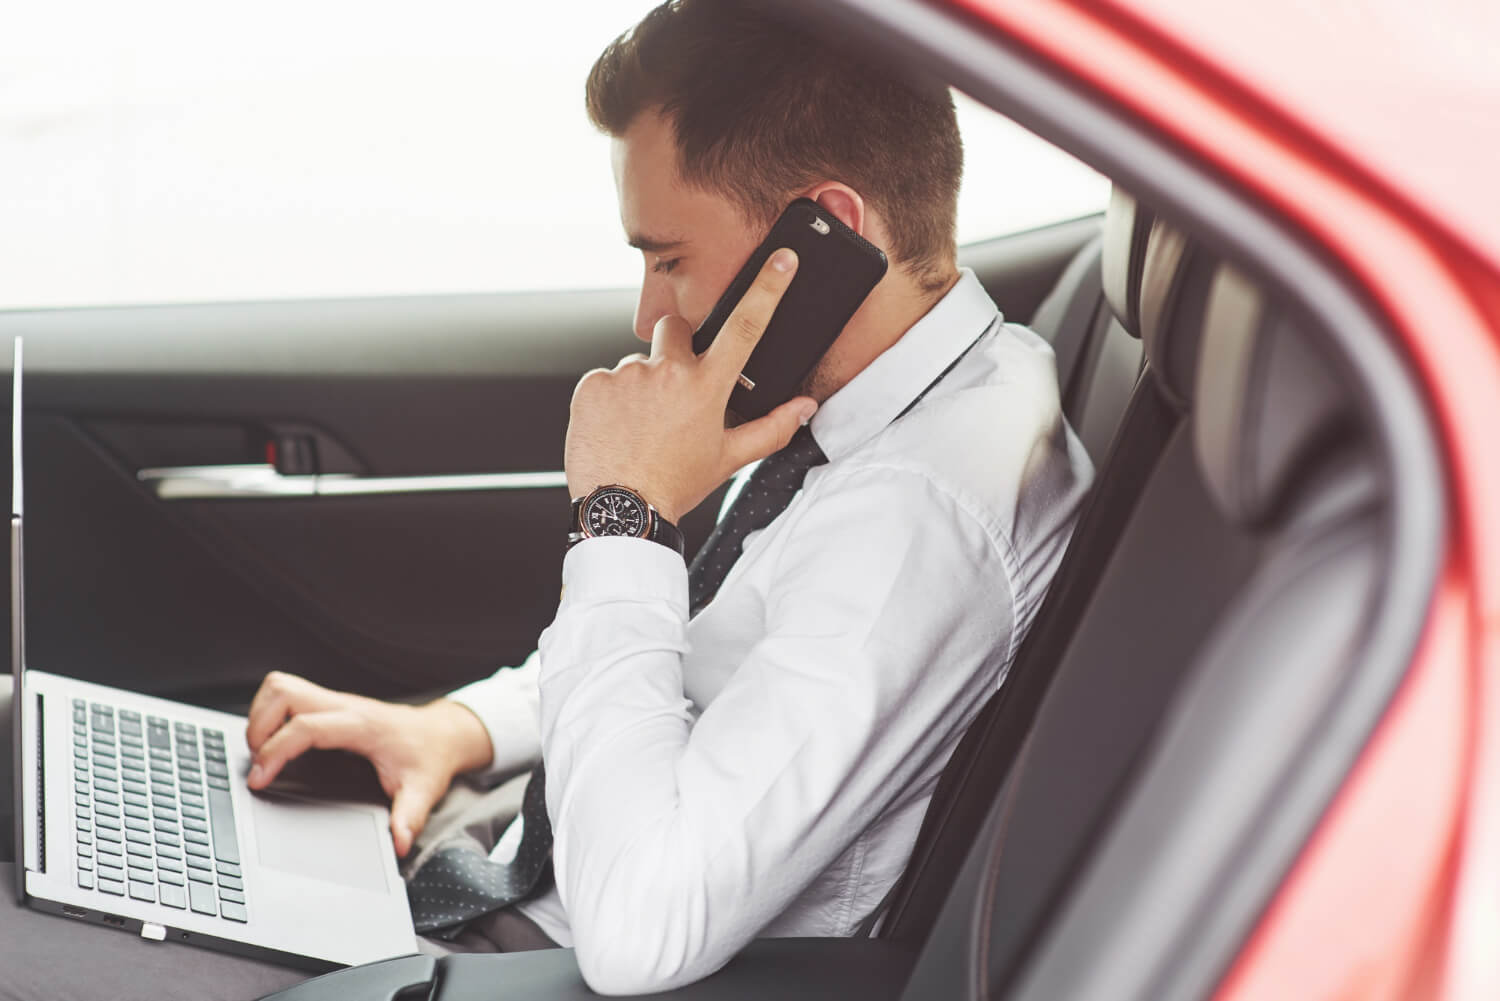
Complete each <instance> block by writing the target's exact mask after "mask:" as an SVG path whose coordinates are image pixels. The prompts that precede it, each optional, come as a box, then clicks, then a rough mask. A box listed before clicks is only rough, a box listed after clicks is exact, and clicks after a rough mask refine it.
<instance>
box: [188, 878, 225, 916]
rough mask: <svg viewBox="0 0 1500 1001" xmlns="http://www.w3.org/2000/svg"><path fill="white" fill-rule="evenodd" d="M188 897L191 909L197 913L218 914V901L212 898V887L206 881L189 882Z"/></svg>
mask: <svg viewBox="0 0 1500 1001" xmlns="http://www.w3.org/2000/svg"><path fill="white" fill-rule="evenodd" d="M188 898H189V899H190V900H191V901H192V906H193V910H195V911H197V912H198V913H199V914H218V913H219V902H218V900H216V899H215V898H214V888H213V887H212V886H209V885H208V884H206V883H189V884H188Z"/></svg>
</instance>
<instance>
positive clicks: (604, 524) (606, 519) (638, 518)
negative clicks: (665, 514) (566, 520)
mask: <svg viewBox="0 0 1500 1001" xmlns="http://www.w3.org/2000/svg"><path fill="white" fill-rule="evenodd" d="M650 527H651V522H650V518H649V516H648V514H647V511H646V504H645V502H644V501H642V500H641V499H640V498H639V497H637V496H636V495H635V494H633V493H631V492H630V491H629V490H623V489H621V488H620V487H602V488H600V489H599V490H596V491H594V493H593V494H592V495H590V496H589V499H588V500H587V501H585V502H584V504H583V530H584V531H585V532H586V533H588V534H589V535H594V536H600V535H623V536H629V537H631V538H637V539H644V538H645V537H646V533H647V532H648V531H649V530H650Z"/></svg>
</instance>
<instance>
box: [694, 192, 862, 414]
mask: <svg viewBox="0 0 1500 1001" xmlns="http://www.w3.org/2000/svg"><path fill="white" fill-rule="evenodd" d="M781 247H790V248H791V249H792V250H795V251H796V252H797V273H796V274H795V275H793V276H792V284H791V285H790V286H788V287H787V290H786V293H785V294H784V295H783V296H782V298H781V302H780V303H778V304H777V306H776V312H775V313H774V314H772V316H771V322H770V325H769V326H767V327H766V330H765V333H764V334H762V335H761V338H760V343H758V344H756V345H755V350H754V351H752V352H751V353H750V358H749V360H748V361H746V362H745V368H744V370H743V371H742V372H741V374H740V379H739V384H738V385H737V386H735V387H734V391H733V392H732V393H731V394H730V397H729V409H730V410H731V411H732V412H733V413H734V414H735V415H736V416H737V417H740V418H742V419H744V420H747V421H748V420H754V419H755V418H757V417H761V416H764V415H765V414H767V413H769V412H770V411H771V410H774V409H775V408H776V407H778V406H780V405H781V404H783V403H785V402H786V401H787V400H790V399H791V398H792V397H793V396H795V395H797V390H798V389H799V388H800V387H801V386H802V380H803V379H806V378H807V374H808V373H809V372H811V371H812V369H813V366H814V365H816V364H817V363H818V361H819V359H821V358H822V357H823V355H824V353H825V352H826V351H827V350H828V348H829V347H830V346H831V345H832V344H833V342H834V341H835V340H837V339H838V336H839V333H840V332H841V331H842V330H843V329H844V325H845V324H847V323H848V322H849V318H850V317H852V316H853V315H854V312H855V310H857V309H859V306H860V303H862V302H864V301H865V297H866V296H868V295H869V294H870V290H871V289H873V288H874V287H875V286H876V285H877V284H878V283H879V282H880V279H881V278H883V277H885V270H886V259H885V254H884V253H882V252H881V250H880V248H879V247H877V246H875V245H874V244H873V243H871V242H870V241H869V240H866V239H865V238H864V237H862V236H860V235H859V234H858V233H856V232H854V230H852V229H850V228H849V227H848V226H845V225H844V224H843V223H842V222H840V221H839V219H838V218H837V217H836V216H834V215H833V214H832V213H830V212H828V211H827V210H825V209H824V208H823V207H822V206H820V205H819V204H818V203H817V202H814V201H812V200H810V199H807V198H799V199H797V200H796V201H795V202H792V204H791V205H789V206H787V208H786V211H785V212H783V213H781V217H780V218H779V219H777V220H776V224H775V225H774V226H772V227H771V232H770V234H769V235H767V236H766V238H765V240H764V241H763V242H762V243H761V245H760V246H759V247H757V248H756V249H755V252H754V253H753V254H751V255H750V259H749V260H748V261H746V262H745V266H744V267H743V268H741V269H740V273H739V274H738V275H736V276H735V279H734V281H732V282H730V283H729V288H727V289H726V290H725V291H724V294H723V295H722V296H720V297H719V301H718V304H717V305H715V306H714V308H713V312H711V313H709V314H708V319H706V320H704V321H703V325H702V326H701V327H699V328H698V330H697V332H696V333H695V334H693V351H694V352H696V353H697V354H700V355H701V354H702V353H703V352H704V351H707V350H708V346H709V345H710V344H712V343H713V340H714V338H715V337H716V336H718V333H719V330H720V329H721V328H722V327H723V326H724V321H725V320H727V319H728V318H729V314H730V313H731V312H733V311H734V307H735V306H737V305H738V304H739V301H740V299H741V298H743V297H744V295H745V292H746V291H747V290H748V289H749V288H750V283H751V282H753V281H754V280H755V276H756V275H758V274H760V269H761V268H762V267H763V266H764V265H765V263H766V259H767V258H768V257H770V256H771V254H772V253H773V252H775V251H776V250H778V249H779V248H781Z"/></svg>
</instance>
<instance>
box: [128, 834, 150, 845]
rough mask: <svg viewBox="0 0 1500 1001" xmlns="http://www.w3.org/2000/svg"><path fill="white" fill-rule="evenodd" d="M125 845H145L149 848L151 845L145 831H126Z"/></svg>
mask: <svg viewBox="0 0 1500 1001" xmlns="http://www.w3.org/2000/svg"><path fill="white" fill-rule="evenodd" d="M125 843H126V844H128V845H145V846H147V847H149V846H150V844H151V835H149V834H147V833H146V832H145V831H126V832H125Z"/></svg>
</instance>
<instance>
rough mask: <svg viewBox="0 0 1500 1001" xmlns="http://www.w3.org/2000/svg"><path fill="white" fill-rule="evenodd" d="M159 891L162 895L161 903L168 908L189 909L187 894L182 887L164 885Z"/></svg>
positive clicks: (158, 888)
mask: <svg viewBox="0 0 1500 1001" xmlns="http://www.w3.org/2000/svg"><path fill="white" fill-rule="evenodd" d="M157 890H158V892H160V893H161V902H162V903H163V904H166V905H167V906H168V907H175V908H177V909H178V910H182V909H184V908H186V907H187V892H186V891H185V890H183V888H182V887H180V886H172V885H170V884H168V883H163V884H161V886H159V887H157Z"/></svg>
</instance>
